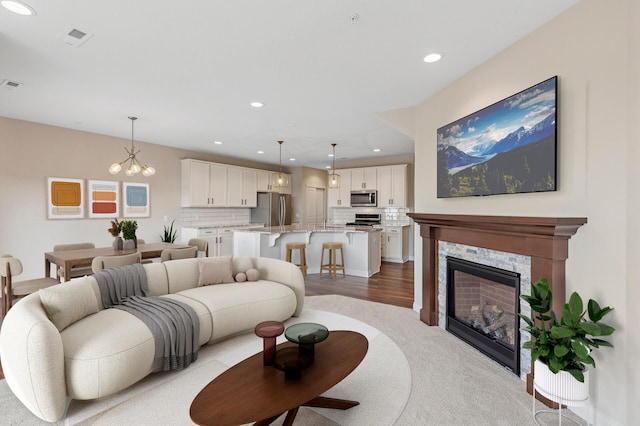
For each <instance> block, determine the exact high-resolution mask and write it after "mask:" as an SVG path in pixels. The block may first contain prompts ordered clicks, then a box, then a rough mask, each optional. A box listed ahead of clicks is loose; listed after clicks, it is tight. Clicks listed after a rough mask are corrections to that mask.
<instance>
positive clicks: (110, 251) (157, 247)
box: [44, 243, 188, 281]
mask: <svg viewBox="0 0 640 426" xmlns="http://www.w3.org/2000/svg"><path fill="white" fill-rule="evenodd" d="M185 247H188V246H186V245H184V244H174V243H146V244H138V247H137V248H135V249H129V250H115V249H114V248H113V247H98V248H90V249H79V250H64V251H49V252H46V253H45V254H44V276H45V277H50V276H51V264H52V263H53V264H54V265H57V266H58V267H60V268H63V269H64V277H65V278H64V279H65V281H69V280H70V279H71V278H70V277H71V269H72V268H78V267H84V266H91V262H93V259H94V258H95V257H97V256H120V255H123V254H131V253H140V254H141V255H142V258H143V259H153V258H156V257H160V254H161V253H162V250H164V249H171V248H185Z"/></svg>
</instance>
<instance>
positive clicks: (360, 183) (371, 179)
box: [351, 167, 377, 191]
mask: <svg viewBox="0 0 640 426" xmlns="http://www.w3.org/2000/svg"><path fill="white" fill-rule="evenodd" d="M362 189H377V168H376V167H363V168H359V169H351V190H353V191H358V190H362Z"/></svg>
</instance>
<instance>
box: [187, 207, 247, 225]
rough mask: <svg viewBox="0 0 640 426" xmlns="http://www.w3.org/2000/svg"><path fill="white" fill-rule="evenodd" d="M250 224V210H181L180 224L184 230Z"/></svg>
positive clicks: (205, 208) (204, 208) (206, 208)
mask: <svg viewBox="0 0 640 426" xmlns="http://www.w3.org/2000/svg"><path fill="white" fill-rule="evenodd" d="M249 223H251V210H250V209H243V208H235V209H234V208H224V209H212V208H210V207H209V208H208V207H203V208H185V207H183V208H181V209H180V224H181V225H182V226H184V227H186V228H190V227H198V226H199V227H205V226H228V225H246V224H249Z"/></svg>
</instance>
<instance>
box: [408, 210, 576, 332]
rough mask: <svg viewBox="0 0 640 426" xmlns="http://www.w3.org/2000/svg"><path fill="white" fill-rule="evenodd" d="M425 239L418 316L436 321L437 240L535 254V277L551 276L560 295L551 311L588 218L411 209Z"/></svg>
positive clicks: (558, 308) (562, 293) (562, 296)
mask: <svg viewBox="0 0 640 426" xmlns="http://www.w3.org/2000/svg"><path fill="white" fill-rule="evenodd" d="M408 216H409V217H411V219H413V220H414V221H415V222H416V223H417V224H418V225H420V236H421V237H422V309H421V310H420V319H421V320H422V321H423V322H425V323H426V324H428V325H438V271H437V265H438V247H437V242H438V241H448V242H452V243H458V244H465V245H469V246H474V247H483V248H487V249H491V250H498V251H504V252H507V253H516V254H521V255H525V256H530V257H531V280H532V282H535V281H537V280H538V279H539V278H547V279H548V280H549V288H550V289H551V291H552V292H553V294H554V295H555V296H556V297H554V299H553V307H552V309H553V311H554V312H556V314H557V315H560V314H561V313H562V305H563V304H564V303H565V260H566V259H567V258H568V257H569V247H568V241H569V238H571V237H572V236H573V235H574V234H575V233H576V232H577V231H578V228H580V226H582V225H584V224H585V223H587V218H585V217H523V216H478V215H452V214H428V213H409V214H408Z"/></svg>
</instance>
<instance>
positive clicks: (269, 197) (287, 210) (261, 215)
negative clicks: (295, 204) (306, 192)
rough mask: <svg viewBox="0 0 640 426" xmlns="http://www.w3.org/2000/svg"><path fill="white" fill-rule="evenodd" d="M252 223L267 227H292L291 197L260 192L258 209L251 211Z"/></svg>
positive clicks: (254, 208)
mask: <svg viewBox="0 0 640 426" xmlns="http://www.w3.org/2000/svg"><path fill="white" fill-rule="evenodd" d="M251 223H264V224H265V226H284V225H291V195H290V194H279V193H277V192H258V207H253V208H252V209H251Z"/></svg>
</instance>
